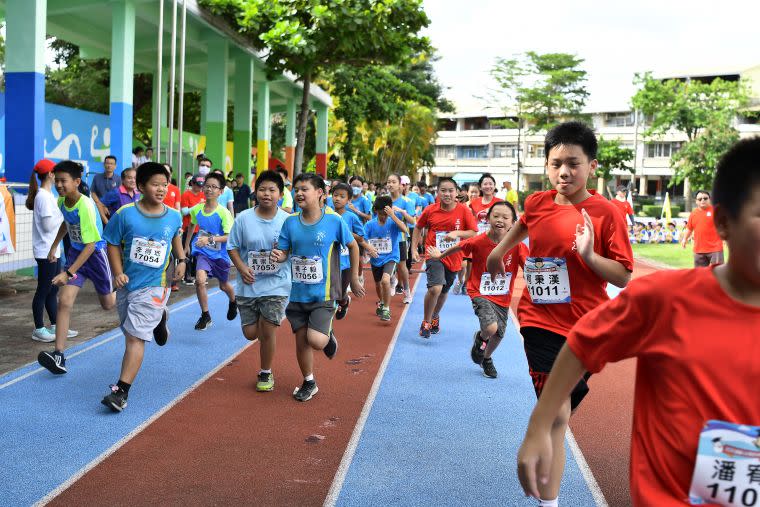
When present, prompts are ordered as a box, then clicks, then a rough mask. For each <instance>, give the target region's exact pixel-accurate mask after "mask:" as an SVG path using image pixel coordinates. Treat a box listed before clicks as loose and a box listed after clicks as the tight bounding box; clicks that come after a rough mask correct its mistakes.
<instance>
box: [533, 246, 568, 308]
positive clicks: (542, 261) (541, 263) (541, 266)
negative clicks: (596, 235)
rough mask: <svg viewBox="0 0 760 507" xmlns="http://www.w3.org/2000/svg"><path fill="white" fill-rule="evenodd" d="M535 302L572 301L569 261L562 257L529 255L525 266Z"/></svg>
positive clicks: (538, 303)
mask: <svg viewBox="0 0 760 507" xmlns="http://www.w3.org/2000/svg"><path fill="white" fill-rule="evenodd" d="M523 273H524V274H525V284H526V285H527V286H528V292H529V293H530V299H531V301H533V304H537V305H550V304H557V303H569V302H570V277H569V276H568V273H567V261H566V260H565V259H564V258H560V257H528V258H527V259H526V260H525V267H524V268H523Z"/></svg>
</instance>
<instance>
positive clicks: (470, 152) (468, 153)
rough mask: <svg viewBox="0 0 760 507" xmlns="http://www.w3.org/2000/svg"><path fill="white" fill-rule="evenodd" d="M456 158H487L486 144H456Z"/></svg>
mask: <svg viewBox="0 0 760 507" xmlns="http://www.w3.org/2000/svg"><path fill="white" fill-rule="evenodd" d="M457 158H463V159H473V158H488V146H457Z"/></svg>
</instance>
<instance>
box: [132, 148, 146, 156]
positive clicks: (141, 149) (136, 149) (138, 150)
mask: <svg viewBox="0 0 760 507" xmlns="http://www.w3.org/2000/svg"><path fill="white" fill-rule="evenodd" d="M142 151H145V148H143V147H142V146H138V147H137V148H135V151H134V152H133V153H134V154H135V155H137V154H138V153H140V152H142Z"/></svg>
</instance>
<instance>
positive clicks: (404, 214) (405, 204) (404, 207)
mask: <svg viewBox="0 0 760 507" xmlns="http://www.w3.org/2000/svg"><path fill="white" fill-rule="evenodd" d="M407 179H408V178H407ZM386 187H387V188H388V192H389V193H390V196H391V200H392V201H393V206H392V207H393V211H395V212H396V216H397V217H399V218H400V219H401V220H403V221H404V222H405V223H407V224H409V225H410V226H412V227H414V222H415V218H414V217H415V215H416V213H417V212H416V209H415V208H416V207H415V204H414V203H412V201H411V200H409V199H407V198H406V197H404V194H403V193H402V192H401V190H402V189H401V176H399V175H398V174H390V175H389V176H388V179H387V181H386ZM407 238H408V235H407V234H404V235H403V237H402V238H401V243H400V244H399V256H400V261H399V263H398V265H397V268H398V283H399V286H400V289H401V293H402V294H404V304H409V303H411V302H412V293H411V291H410V290H409V267H408V266H407V265H406V259H407V256H408V255H409V244H408V243H407ZM392 288H393V290H394V291H396V293H398V290H397V288H396V287H395V286H394V287H392Z"/></svg>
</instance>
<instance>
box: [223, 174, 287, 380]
mask: <svg viewBox="0 0 760 507" xmlns="http://www.w3.org/2000/svg"><path fill="white" fill-rule="evenodd" d="M285 191H286V190H285V184H284V183H283V181H282V178H281V177H280V175H279V174H277V173H276V172H274V171H264V172H262V173H261V174H259V175H258V176H257V177H256V185H255V186H254V192H255V194H256V202H257V205H256V207H255V208H253V209H247V210H245V211H242V212H241V213H240V214H239V215H238V216H237V218H235V223H234V224H233V225H232V230H231V231H230V237H229V241H228V242H227V250H228V252H229V254H230V258H231V259H232V262H233V264H235V268H237V271H238V274H239V276H238V278H237V281H236V283H235V299H236V301H237V306H238V309H239V310H240V325H241V326H242V327H243V335H244V336H245V337H246V339H248V340H256V339H258V340H259V347H260V349H259V350H260V355H261V369H260V370H259V377H258V381H257V382H256V390H257V391H260V392H262V391H272V390H273V389H274V375H273V374H272V361H273V360H274V353H275V343H276V342H275V340H276V333H277V328H278V327H280V322H282V319H284V318H285V305H286V304H287V302H288V295H289V294H290V286H291V280H290V261H286V262H285V264H277V263H274V262H272V261H271V259H270V255H271V251H272V249H273V248H275V247H276V246H277V238H279V236H280V230H281V229H282V224H283V223H284V222H285V219H286V218H287V217H288V214H287V213H286V212H284V211H283V210H281V209H280V208H278V207H277V202H278V201H279V200H280V197H281V196H282V194H283V192H285Z"/></svg>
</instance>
